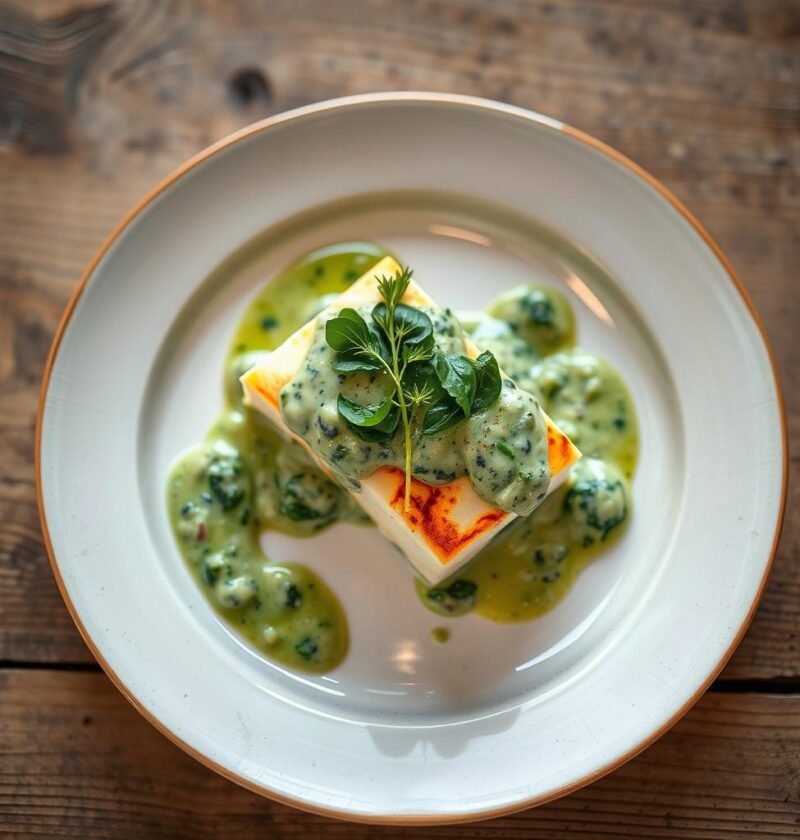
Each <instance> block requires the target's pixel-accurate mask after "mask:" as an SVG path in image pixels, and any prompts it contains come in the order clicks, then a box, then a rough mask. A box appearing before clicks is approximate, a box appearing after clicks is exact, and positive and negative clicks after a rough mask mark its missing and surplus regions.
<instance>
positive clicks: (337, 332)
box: [325, 309, 374, 353]
mask: <svg viewBox="0 0 800 840" xmlns="http://www.w3.org/2000/svg"><path fill="white" fill-rule="evenodd" d="M325 340H326V341H327V342H328V344H329V345H330V346H331V347H332V348H333V349H334V350H337V351H339V352H340V353H345V352H348V351H354V350H364V349H366V348H373V349H374V343H373V337H372V334H371V333H370V331H369V327H368V326H367V322H366V321H365V320H364V319H363V318H362V317H361V316H360V315H359V314H358V312H356V310H355V309H342V310H341V311H340V312H339V314H338V315H337V316H336V317H335V318H331V319H330V321H328V322H327V323H326V324H325Z"/></svg>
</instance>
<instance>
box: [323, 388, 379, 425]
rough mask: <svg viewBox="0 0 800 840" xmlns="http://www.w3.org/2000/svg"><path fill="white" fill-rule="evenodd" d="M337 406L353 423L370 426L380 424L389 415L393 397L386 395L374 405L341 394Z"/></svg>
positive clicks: (345, 417)
mask: <svg viewBox="0 0 800 840" xmlns="http://www.w3.org/2000/svg"><path fill="white" fill-rule="evenodd" d="M336 407H337V408H338V409H339V414H341V415H342V417H344V419H345V420H347V422H348V423H350V424H351V425H353V426H358V427H360V428H370V427H371V426H377V425H379V424H380V423H381V422H383V421H384V420H385V419H386V418H387V417H388V415H389V412H390V411H391V408H392V398H391V397H386V399H384V400H381V402H379V403H375V404H373V405H359V404H358V403H357V402H353V401H352V400H348V399H347V397H345V396H342V395H341V394H339V398H338V399H337V401H336Z"/></svg>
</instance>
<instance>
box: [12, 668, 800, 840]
mask: <svg viewBox="0 0 800 840" xmlns="http://www.w3.org/2000/svg"><path fill="white" fill-rule="evenodd" d="M0 697H2V703H0V755H2V763H0V834H2V833H4V832H7V833H10V834H13V835H14V836H19V837H22V836H24V837H34V836H39V835H45V834H48V833H56V834H57V835H58V836H59V837H80V838H90V837H114V838H119V839H120V840H122V838H128V837H130V838H137V840H138V838H141V837H147V838H160V837H164V838H170V840H173V838H183V837H185V838H191V839H192V840H198V839H199V840H202V838H206V837H208V838H215V840H225V838H231V840H239V838H240V837H242V836H269V837H270V838H274V840H279V838H289V837H301V836H306V837H307V836H313V837H331V838H333V837H339V838H367V837H370V838H373V837H375V838H378V837H385V838H401V837H410V836H413V837H417V838H438V837H475V838H477V837H483V838H498V839H499V838H506V840H511V839H512V838H523V837H537V838H553V840H556V839H557V838H574V837H591V838H597V837H604V838H630V837H683V838H704V840H712V839H713V838H724V840H732V838H749V837H759V838H787V837H793V836H797V833H798V831H799V830H800V829H799V828H798V825H799V824H800V794H799V793H798V787H797V779H796V772H797V761H796V759H797V755H798V754H800V696H782V697H770V696H764V695H749V696H741V695H728V694H725V695H722V694H717V695H713V694H712V695H707V696H706V697H705V698H704V699H703V700H702V701H701V702H700V704H699V705H698V706H697V707H696V708H695V709H694V710H693V711H692V712H691V713H690V714H689V715H688V716H687V717H686V718H685V719H684V720H683V721H682V722H681V723H680V724H678V726H677V727H676V728H675V729H674V730H673V731H672V732H670V733H669V734H668V735H666V736H665V737H664V738H663V739H662V740H661V741H660V742H658V743H657V744H656V745H654V746H653V747H651V748H650V749H649V750H647V751H646V752H645V753H643V754H642V755H641V756H639V757H638V758H636V759H634V760H633V761H632V762H630V763H629V764H627V765H626V766H624V767H623V768H621V769H620V770H618V771H617V772H615V773H614V774H612V775H611V776H609V777H607V778H606V779H603V780H601V781H600V782H598V783H596V784H595V785H593V786H591V787H590V788H587V789H585V790H583V791H579V792H578V793H576V794H573V795H572V796H570V797H567V798H565V799H562V800H559V801H556V802H553V803H550V804H549V805H545V806H543V807H541V808H539V809H535V810H529V811H527V812H524V813H521V814H517V815H513V816H510V817H505V818H502V819H497V820H493V821H491V822H487V823H483V824H479V825H473V826H453V827H444V828H437V829H425V828H423V829H416V830H407V829H402V828H393V827H387V828H374V827H357V826H354V825H352V824H346V823H342V822H336V821H333V820H328V819H325V818H322V817H317V816H312V815H307V814H301V813H299V812H297V811H295V810H293V809H291V808H288V807H285V806H282V805H277V804H275V803H272V802H269V801H267V800H264V799H261V798H260V797H258V796H256V795H255V794H252V793H249V792H248V791H245V790H243V789H242V788H239V787H237V786H236V785H234V784H232V783H230V782H227V781H225V780H224V779H222V778H221V777H219V776H217V775H216V774H214V773H212V772H211V771H210V770H208V769H206V768H205V767H203V766H202V765H201V764H200V763H198V762H196V761H194V760H193V759H191V758H189V757H188V756H186V755H185V754H184V753H182V752H181V751H180V750H179V749H178V748H177V747H174V746H173V745H172V744H170V743H169V742H168V741H167V740H166V739H165V738H164V737H162V736H161V735H160V734H159V733H158V732H156V730H155V729H153V728H152V727H151V726H150V725H149V724H148V723H147V722H145V721H144V719H143V718H141V717H140V716H139V715H138V714H137V713H136V712H135V711H134V710H133V709H132V708H131V707H130V706H129V705H128V704H127V703H126V702H125V700H124V699H123V698H122V697H121V695H119V694H118V692H117V691H116V689H114V688H113V686H112V685H111V684H110V683H109V682H108V680H107V679H106V678H105V676H103V675H102V674H93V673H88V674H87V673H84V674H75V673H59V672H52V671H27V670H25V671H15V670H8V671H5V672H0Z"/></svg>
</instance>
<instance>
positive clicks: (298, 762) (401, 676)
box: [37, 94, 785, 823]
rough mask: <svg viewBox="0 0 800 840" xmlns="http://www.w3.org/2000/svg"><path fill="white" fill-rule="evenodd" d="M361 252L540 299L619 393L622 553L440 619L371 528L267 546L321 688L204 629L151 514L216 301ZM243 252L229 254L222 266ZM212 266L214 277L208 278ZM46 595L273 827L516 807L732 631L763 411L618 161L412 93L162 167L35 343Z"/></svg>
mask: <svg viewBox="0 0 800 840" xmlns="http://www.w3.org/2000/svg"><path fill="white" fill-rule="evenodd" d="M343 239H373V240H376V241H379V242H381V243H382V244H384V245H386V246H387V247H389V248H390V249H392V250H393V251H395V252H396V253H397V254H398V255H400V257H401V259H402V260H403V261H404V262H407V263H409V264H411V265H413V266H414V268H415V271H416V274H417V277H418V278H419V279H420V281H421V282H422V283H423V284H424V286H425V287H426V288H429V289H430V291H431V292H432V294H433V295H434V296H435V297H437V298H438V299H439V300H441V301H444V302H447V303H449V304H451V305H454V306H456V307H458V308H477V307H480V306H482V305H484V304H485V303H486V302H487V300H488V299H489V298H490V297H492V296H494V295H495V294H496V293H497V292H498V291H500V290H501V289H502V288H505V287H509V286H511V285H513V284H516V283H518V282H521V281H530V280H534V281H536V280H539V281H543V282H549V283H554V284H557V285H560V286H561V287H562V288H563V289H564V290H565V291H566V293H567V294H568V295H569V296H570V298H571V301H572V303H573V304H574V306H575V308H576V310H577V314H578V323H579V336H580V341H581V343H582V344H583V345H585V346H587V347H589V348H591V349H593V350H595V351H597V352H598V353H600V354H601V355H603V356H605V357H606V358H608V359H609V360H610V361H612V362H613V363H614V364H615V365H616V366H617V367H618V368H619V369H620V370H621V371H622V373H623V375H624V376H625V378H626V380H627V381H628V383H629V385H630V387H631V390H632V393H633V397H634V400H635V402H636V406H637V409H638V412H639V418H640V423H641V440H642V457H641V460H640V464H639V468H638V472H637V476H636V479H635V482H634V491H633V492H634V501H635V513H634V516H633V520H632V524H631V527H630V529H629V530H628V532H627V533H626V535H625V536H624V538H623V539H622V540H621V541H620V542H619V543H618V545H617V546H616V547H615V548H614V549H613V550H612V551H611V552H610V553H609V554H607V555H605V556H603V557H602V558H601V559H599V560H598V561H597V562H595V563H594V564H593V565H592V566H591V567H590V568H589V569H588V570H587V571H586V572H585V573H584V574H583V575H582V576H581V578H580V579H579V580H578V582H577V584H576V585H575V587H574V589H573V590H572V591H571V592H570V593H569V595H568V596H567V597H566V598H565V599H564V601H563V602H562V603H561V604H560V605H559V606H558V607H557V608H556V609H554V610H553V611H552V612H551V613H549V614H548V615H546V616H544V617H543V618H541V619H540V620H538V621H535V622H533V623H527V624H519V625H507V626H504V625H497V624H492V623H490V622H487V621H484V620H483V619H480V618H477V617H467V618H465V619H459V620H456V621H453V622H452V624H451V625H450V626H451V627H452V630H453V633H452V640H451V642H450V643H448V644H447V645H443V646H437V645H434V644H432V643H431V640H430V630H431V628H432V627H433V626H435V625H437V624H440V623H441V619H437V618H436V617H435V616H433V615H432V614H430V613H428V612H427V611H426V610H425V609H424V608H423V607H422V606H421V605H420V604H419V602H418V601H417V599H416V597H415V595H414V592H413V587H412V585H411V578H410V575H409V572H408V570H407V568H406V567H405V565H404V564H403V562H402V560H401V559H400V558H398V557H397V556H396V554H395V553H394V552H393V551H392V550H390V549H389V548H388V547H387V546H386V545H385V544H384V543H383V542H382V540H381V538H380V537H379V536H378V535H377V534H376V533H375V532H373V531H368V530H362V529H356V528H348V527H346V526H338V527H336V528H334V529H333V530H332V531H329V532H326V533H325V534H323V535H322V536H318V537H316V538H314V539H311V540H307V541H294V540H290V539H288V538H284V539H280V538H276V537H273V538H272V539H267V540H266V549H267V551H268V552H269V553H270V556H272V557H273V558H274V559H278V560H281V559H298V560H302V561H303V562H306V563H308V564H310V565H311V566H313V567H314V568H315V569H317V570H319V571H320V572H321V573H322V575H323V577H324V578H325V579H326V580H327V581H329V582H330V583H331V584H332V586H333V588H334V589H335V591H336V592H337V593H338V595H339V596H340V598H341V599H342V601H343V602H344V605H345V608H346V611H347V613H348V616H349V618H350V626H351V635H352V646H351V649H350V653H349V655H348V657H347V659H346V661H345V662H344V664H343V665H342V666H340V667H339V668H338V669H336V670H335V671H334V672H332V673H331V674H329V675H328V676H324V677H308V676H300V675H297V674H294V673H292V672H289V671H285V670H283V669H281V668H279V667H276V666H275V665H273V664H270V663H269V662H267V661H266V660H264V659H263V658H261V657H260V656H259V655H258V654H257V653H255V652H254V651H253V650H251V649H250V648H248V647H247V646H246V645H245V644H244V643H242V642H241V641H240V640H239V639H238V638H236V637H235V636H233V635H232V634H231V633H230V632H229V631H228V630H227V629H226V628H225V627H224V626H223V625H222V624H221V623H220V622H219V621H218V620H217V618H216V617H215V615H214V613H213V612H212V611H211V609H210V608H209V606H208V605H207V603H206V601H205V600H204V598H203V596H202V594H201V593H200V591H199V590H198V589H197V587H196V585H195V584H194V582H193V580H192V579H191V578H190V576H189V574H188V572H187V571H186V569H185V567H184V565H183V562H182V560H181V558H180V556H179V554H178V552H177V550H176V547H175V545H174V543H173V539H172V536H171V533H170V531H169V526H168V521H167V516H166V512H165V504H164V493H165V490H164V487H165V476H166V472H167V469H168V466H169V464H170V462H171V461H172V460H173V458H174V457H175V456H176V455H177V454H178V453H179V452H180V451H181V450H182V449H183V448H185V447H187V446H189V445H191V444H193V443H195V442H196V441H198V440H200V439H201V437H202V436H203V434H204V432H205V430H206V428H207V427H208V425H209V423H210V422H211V420H212V419H213V417H214V415H215V413H216V412H217V410H218V409H219V408H220V406H221V399H222V394H221V364H222V359H223V356H224V352H225V348H226V346H227V342H228V339H229V336H230V335H231V331H232V329H233V326H234V324H235V322H236V320H237V318H238V316H239V314H240V313H241V311H242V309H243V307H244V306H245V304H246V302H247V300H248V299H249V298H250V297H251V296H252V295H253V293H254V292H255V291H256V289H258V288H259V287H260V286H261V285H262V284H263V283H264V282H265V281H267V280H268V279H269V278H270V277H271V276H273V275H274V274H275V273H276V272H277V271H278V270H280V269H281V268H282V267H284V266H285V265H286V264H287V263H289V262H290V261H291V260H292V258H294V257H296V256H298V255H299V254H301V253H303V252H305V251H307V250H309V249H311V248H313V247H315V246H319V245H323V244H326V243H328V242H332V241H336V240H343ZM243 246H244V247H243ZM235 252H237V253H236V256H235V257H233V258H232V255H234V254H235ZM37 448H38V458H39V460H38V470H37V472H38V480H39V491H40V503H41V511H42V523H43V527H44V531H45V535H46V538H47V541H48V543H49V550H50V554H51V558H52V562H53V568H54V571H55V574H56V577H57V578H58V581H59V585H60V587H61V590H62V593H63V595H64V598H65V600H66V602H67V604H68V606H69V607H70V610H71V611H72V614H73V616H74V618H75V620H76V622H77V623H78V626H79V627H80V629H81V632H82V633H83V635H84V637H85V639H86V641H87V643H88V644H89V645H90V647H91V649H92V651H93V652H94V653H95V655H96V656H97V658H98V659H99V661H100V662H101V664H102V665H103V667H104V668H105V669H106V671H107V672H108V674H109V675H110V676H111V677H112V679H113V680H114V681H115V683H116V684H117V685H118V686H119V688H120V689H121V690H122V691H123V692H124V693H125V694H126V696H128V698H129V699H130V700H131V701H132V702H133V703H134V704H135V705H136V706H137V708H138V709H139V710H140V711H142V713H143V714H145V715H146V717H147V718H148V719H149V720H150V721H152V722H153V723H154V724H155V725H156V726H158V727H159V728H160V729H161V730H162V731H163V732H165V734H167V735H169V737H171V738H172V739H173V740H175V741H176V742H177V743H179V744H180V745H181V746H182V747H183V748H184V749H186V750H187V751H189V752H191V753H192V754H193V755H195V756H196V757H198V758H199V759H201V760H202V761H204V762H205V763H206V764H208V765H210V766H212V767H214V768H215V769H216V770H218V771H219V772H221V773H224V774H225V775H226V776H228V777H230V778H232V779H234V780H236V781H238V782H240V783H241V784H243V785H246V786H247V787H250V788H252V789H254V790H257V791H259V792H262V793H264V794H266V795H268V796H272V797H274V798H277V799H281V800H283V801H286V802H290V803H293V804H295V805H297V806H299V807H302V808H307V809H309V810H314V811H319V812H323V813H326V814H333V815H338V816H343V817H347V818H351V819H360V820H371V821H395V822H404V821H419V822H431V823H432V822H446V821H458V820H467V819H475V818H479V817H486V816H490V815H494V814H497V813H502V812H504V811H509V810H512V809H515V808H521V807H525V806H527V805H531V804H535V803H539V802H543V801H545V800H547V799H550V798H553V797H555V796H558V795H561V794H563V793H566V792H568V791H570V790H573V789H575V788H576V787H578V786H580V785H582V784H585V783H587V782H589V781H591V780H592V779H595V778H597V777H598V776H600V775H601V774H603V773H605V772H607V771H608V770H610V769H612V768H613V767H616V766H618V765H619V764H620V763H622V762H623V761H624V760H626V759H627V758H630V757H631V756H632V755H634V754H635V753H636V752H638V751H639V750H641V749H642V748H643V747H644V746H646V745H647V744H649V743H650V742H652V741H653V740H654V739H655V738H656V737H657V736H658V735H659V734H661V733H663V732H664V731H665V730H666V729H667V727H669V726H670V725H671V724H672V723H674V721H675V720H676V719H677V718H678V717H679V716H680V715H681V714H682V713H683V712H685V711H686V710H687V708H689V706H690V705H691V703H693V702H694V701H695V700H696V699H697V697H698V696H699V695H700V693H701V692H702V691H703V690H704V688H705V687H706V686H707V685H708V683H709V681H710V680H711V679H712V678H713V677H714V676H715V675H716V674H717V673H718V671H719V670H720V668H721V667H722V665H723V664H724V662H725V661H726V659H727V658H728V656H729V655H730V654H731V652H732V650H733V648H734V646H735V644H736V643H737V641H738V640H739V639H740V638H741V635H742V633H743V632H744V629H745V628H746V626H747V623H748V621H749V619H750V617H751V616H752V613H753V611H754V609H755V605H756V603H757V601H758V598H759V595H760V593H761V590H762V588H763V585H764V582H765V579H766V576H767V572H768V569H769V565H770V561H771V557H772V554H773V551H774V548H775V543H776V540H777V534H778V532H779V524H780V519H781V513H782V509H783V496H784V481H785V444H784V435H783V419H782V409H781V403H780V396H779V391H778V386H777V383H776V379H775V374H774V371H773V368H772V365H771V362H770V357H769V353H768V350H767V348H766V346H765V342H764V338H763V336H762V335H761V332H760V329H759V326H758V324H757V322H756V320H755V318H754V314H753V312H752V307H751V306H750V304H749V302H748V300H747V298H746V296H745V294H744V291H743V290H742V288H741V286H740V284H739V283H738V281H737V280H736V278H735V277H734V276H733V274H732V272H731V270H730V268H729V266H728V265H727V264H726V263H725V261H724V259H723V257H722V256H721V254H720V253H719V251H718V250H717V249H716V248H715V246H714V245H713V243H712V242H711V240H710V239H709V238H708V236H707V235H706V234H705V233H704V232H703V231H702V229H701V228H700V227H699V225H698V224H697V223H696V222H695V221H694V220H693V219H692V217H691V216H690V215H689V214H688V213H687V211H686V210H684V209H683V208H682V207H681V206H680V205H679V204H678V202H677V201H675V199H673V198H672V197H671V196H670V195H669V194H668V193H667V192H666V190H664V188H663V187H661V186H660V185H658V184H657V183H656V182H655V181H653V179H652V178H650V177H649V176H647V175H645V174H644V173H643V172H641V171H640V170H639V169H638V168H637V167H635V166H634V165H633V164H631V163H630V162H629V161H626V160H625V159H623V158H622V157H621V156H620V155H618V154H616V153H615V152H613V151H611V150H609V149H607V148H606V147H604V146H603V145H602V144H600V143H599V142H597V141H595V140H592V139H591V138H588V137H586V136H585V135H582V134H580V133H579V132H576V131H574V130H572V129H569V128H567V127H565V126H563V125H561V124H560V123H557V122H555V121H553V120H549V119H546V118H544V117H541V116H538V115H536V114H532V113H530V112H527V111H522V110H520V109H517V108H512V107H509V106H505V105H499V104H496V103H491V102H486V101H482V100H475V99H468V98H462V97H455V96H442V95H434V94H388V95H376V96H365V97H355V98H350V99H343V100H337V101H334V102H329V103H323V104H320V105H315V106H311V107H309V108H303V109H300V110H298V111H294V112H291V113H289V114H286V115H283V116H280V117H276V118H273V119H269V120H266V121H265V122H263V123H259V124H257V125H255V126H252V127H251V128H248V129H246V130H244V131H242V132H240V133H239V134H236V135H233V136H232V137H230V138H228V139H226V140H224V141H222V142H221V143H219V144H217V145H216V146H214V147H212V148H211V149H209V150H208V151H206V152H204V153H203V154H201V155H199V156H198V157H197V158H195V159H194V160H193V161H191V162H189V163H188V164H186V165H185V166H184V167H183V168H182V169H181V170H179V171H178V172H177V173H176V174H175V175H174V176H172V177H171V178H170V179H168V180H167V181H166V182H165V183H164V184H162V185H161V186H160V187H159V188H158V189H157V190H156V191H155V192H154V193H153V194H151V195H150V196H149V197H148V198H146V199H145V200H144V201H143V202H142V203H141V204H140V205H139V206H138V207H137V208H136V209H135V210H134V211H133V213H132V214H131V215H130V216H129V217H128V218H127V219H126V220H125V221H124V222H123V224H122V225H121V226H120V227H119V228H117V230H116V231H115V232H114V233H113V234H112V236H111V238H110V239H109V241H108V242H107V243H106V245H105V246H104V247H103V249H102V251H101V253H100V254H99V255H98V257H97V259H96V260H95V262H94V263H93V265H92V266H91V268H90V269H89V272H88V273H87V276H86V277H85V278H84V282H83V283H82V284H81V286H80V287H79V289H78V291H77V293H76V295H75V298H74V299H73V301H72V304H71V305H70V308H69V309H68V311H67V313H66V316H65V318H64V322H63V324H62V326H61V329H60V330H59V333H58V336H57V338H56V341H55V343H54V347H53V353H52V356H51V359H50V364H49V366H48V373H47V375H46V377H45V384H44V392H43V401H42V409H41V414H40V421H39V435H38V447H37Z"/></svg>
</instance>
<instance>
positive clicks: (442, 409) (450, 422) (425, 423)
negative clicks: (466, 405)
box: [422, 394, 465, 437]
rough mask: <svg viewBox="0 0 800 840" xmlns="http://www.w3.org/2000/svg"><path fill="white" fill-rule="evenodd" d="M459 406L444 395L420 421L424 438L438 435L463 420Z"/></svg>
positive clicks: (462, 413)
mask: <svg viewBox="0 0 800 840" xmlns="http://www.w3.org/2000/svg"><path fill="white" fill-rule="evenodd" d="M464 419H465V417H464V412H463V411H462V410H461V406H460V405H459V404H458V403H457V402H456V401H455V400H454V399H453V398H452V397H450V396H449V395H447V394H445V395H444V396H443V397H442V398H441V399H440V400H439V401H438V402H435V403H434V404H433V405H432V406H431V407H430V408H429V409H428V410H427V412H425V417H424V418H423V420H422V434H423V435H425V436H426V437H430V436H431V435H438V434H439V433H440V432H444V431H447V429H450V428H452V427H453V426H457V425H458V424H459V423H460V422H461V421H462V420H464Z"/></svg>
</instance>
